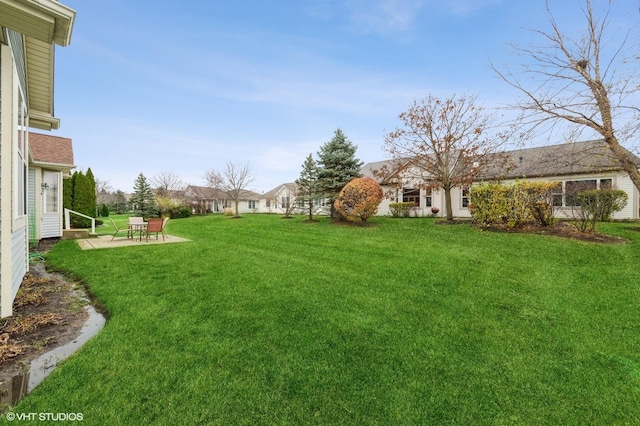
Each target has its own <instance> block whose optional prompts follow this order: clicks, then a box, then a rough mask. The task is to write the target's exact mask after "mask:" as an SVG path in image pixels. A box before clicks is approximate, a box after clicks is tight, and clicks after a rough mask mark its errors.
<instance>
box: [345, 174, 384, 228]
mask: <svg viewBox="0 0 640 426" xmlns="http://www.w3.org/2000/svg"><path fill="white" fill-rule="evenodd" d="M382 196H383V192H382V188H380V185H378V182H376V181H375V180H373V179H372V178H370V177H364V178H355V179H353V180H352V181H351V182H349V183H348V184H346V185H345V187H344V188H342V191H340V194H339V195H338V198H337V199H336V202H335V208H336V211H337V212H338V213H339V214H341V215H342V216H344V217H346V218H347V220H349V221H356V220H359V221H360V222H361V223H366V222H367V220H368V219H369V218H370V217H371V216H374V215H375V214H376V213H377V212H378V206H379V205H380V201H382Z"/></svg>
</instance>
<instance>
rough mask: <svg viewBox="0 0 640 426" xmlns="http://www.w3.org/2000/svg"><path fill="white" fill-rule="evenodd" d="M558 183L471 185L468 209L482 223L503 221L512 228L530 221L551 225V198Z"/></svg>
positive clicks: (488, 223) (492, 223)
mask: <svg viewBox="0 0 640 426" xmlns="http://www.w3.org/2000/svg"><path fill="white" fill-rule="evenodd" d="M556 185H557V184H555V183H550V182H516V183H515V184H512V185H503V184H497V183H491V184H484V185H480V186H474V187H472V188H471V191H470V197H471V203H470V204H469V211H470V212H471V215H472V217H473V219H474V221H475V222H476V223H478V224H479V225H482V226H491V225H498V224H500V225H502V224H506V225H507V226H508V227H510V228H515V227H519V226H522V225H524V224H525V223H529V222H536V223H537V224H539V225H542V226H550V225H552V224H553V221H554V218H553V207H552V197H553V190H554V188H555V187H556Z"/></svg>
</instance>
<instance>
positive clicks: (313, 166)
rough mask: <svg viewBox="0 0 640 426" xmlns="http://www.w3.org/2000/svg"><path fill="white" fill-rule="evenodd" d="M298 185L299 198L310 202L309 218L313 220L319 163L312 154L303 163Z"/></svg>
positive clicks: (304, 201) (297, 181)
mask: <svg viewBox="0 0 640 426" xmlns="http://www.w3.org/2000/svg"><path fill="white" fill-rule="evenodd" d="M296 185H298V200H300V201H302V202H303V203H308V206H309V220H313V202H314V201H315V200H316V199H317V198H318V165H317V163H316V161H315V160H314V159H313V155H312V154H309V156H308V157H307V158H306V159H305V161H304V163H303V164H302V172H300V177H299V178H298V179H296Z"/></svg>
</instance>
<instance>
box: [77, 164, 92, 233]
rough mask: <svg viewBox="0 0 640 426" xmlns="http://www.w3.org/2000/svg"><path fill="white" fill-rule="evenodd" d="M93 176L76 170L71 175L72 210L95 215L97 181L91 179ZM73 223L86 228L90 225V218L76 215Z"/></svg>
mask: <svg viewBox="0 0 640 426" xmlns="http://www.w3.org/2000/svg"><path fill="white" fill-rule="evenodd" d="M91 176H93V175H89V176H87V175H85V174H84V173H83V172H82V171H76V172H74V173H73V176H72V177H71V210H73V211H76V212H78V213H82V214H84V215H87V216H90V217H95V214H96V203H95V199H96V197H95V182H92V181H91ZM71 225H72V226H75V227H78V228H86V227H88V226H89V225H90V221H89V219H85V218H82V217H79V216H76V215H74V216H73V219H71Z"/></svg>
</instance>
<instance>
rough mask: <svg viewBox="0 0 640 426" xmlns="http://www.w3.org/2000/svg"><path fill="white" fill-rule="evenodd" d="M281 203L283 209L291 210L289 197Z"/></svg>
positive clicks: (283, 198)
mask: <svg viewBox="0 0 640 426" xmlns="http://www.w3.org/2000/svg"><path fill="white" fill-rule="evenodd" d="M281 201H282V208H283V209H288V208H289V197H282V198H281Z"/></svg>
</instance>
